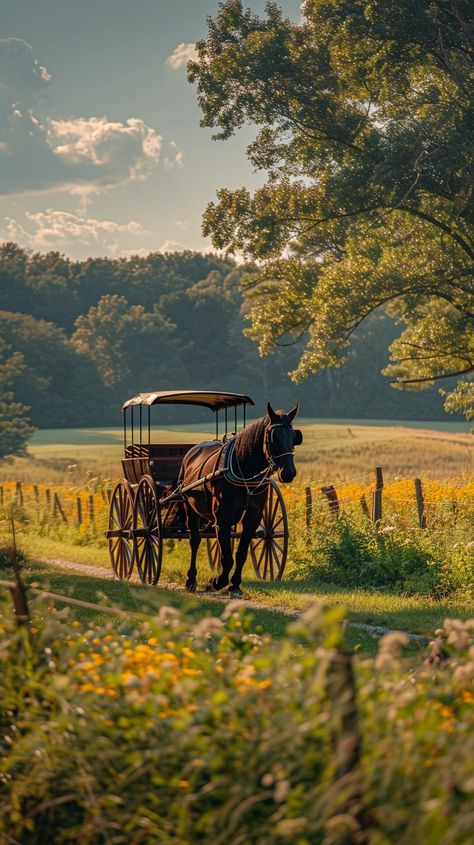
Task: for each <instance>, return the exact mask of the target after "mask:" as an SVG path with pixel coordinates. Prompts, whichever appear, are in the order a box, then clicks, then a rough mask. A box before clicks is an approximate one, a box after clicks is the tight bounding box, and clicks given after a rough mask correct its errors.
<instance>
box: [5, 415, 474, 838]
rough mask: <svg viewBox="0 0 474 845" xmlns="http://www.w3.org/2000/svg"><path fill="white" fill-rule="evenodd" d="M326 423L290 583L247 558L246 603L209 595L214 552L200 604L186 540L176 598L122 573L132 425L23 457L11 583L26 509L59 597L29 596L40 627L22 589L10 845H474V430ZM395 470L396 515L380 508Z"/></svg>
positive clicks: (47, 441) (10, 668)
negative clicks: (378, 500) (374, 517)
mask: <svg viewBox="0 0 474 845" xmlns="http://www.w3.org/2000/svg"><path fill="white" fill-rule="evenodd" d="M303 430H304V435H305V443H304V448H302V449H301V451H300V453H299V455H298V458H299V461H298V468H299V471H300V475H299V478H298V483H296V484H293V485H291V486H289V487H287V488H284V495H285V500H286V505H287V508H288V512H289V521H290V537H291V541H290V554H289V560H288V564H287V568H286V570H285V577H284V580H283V581H282V582H280V583H270V582H262V581H258V580H256V578H255V576H254V574H253V572H252V569H251V563H250V561H248V562H247V567H246V571H245V573H244V590H245V600H244V601H241V602H237V603H235V602H231V601H229V599H228V597H226V596H220V597H218V596H213V595H210V594H209V593H206V591H205V587H206V584H207V581H208V579H209V574H210V569H209V563H208V560H207V549H206V544H205V543H202V544H201V549H200V552H199V560H198V564H199V580H198V594H197V595H195V596H190V595H188V594H187V593H186V592H185V591H184V588H183V583H184V579H185V571H186V569H187V565H188V556H189V547H188V544H187V543H186V542H179V543H178V542H173V541H166V543H165V550H164V560H163V570H162V575H161V578H160V581H159V584H158V585H157V586H155V587H151V588H146V587H144V586H143V585H142V584H141V583H140V582H139V581H138V579H137V575H136V573H133V575H132V578H131V580H130V581H129V582H118V581H115V580H113V578H112V573H111V569H110V561H109V556H108V550H107V544H106V540H105V538H104V535H103V531H104V528H105V525H106V518H107V510H108V491H110V487H111V485H112V484H113V481H114V479H115V478H116V477H117V475H118V474H119V471H120V463H119V461H120V455H121V432H119V431H117V430H113V429H112V430H83V431H81V432H75V431H72V430H65V431H63V432H61V434H60V435H59V437H58V435H57V433H56V434H54V435H53V434H52V433H49V432H40V433H38V434H37V435H36V438H35V439H34V440H33V442H32V443H31V445H30V447H29V450H30V454H29V456H28V457H27V458H22V459H16V461H15V462H13V463H12V464H10V465H7V466H3V467H2V472H3V480H2V481H0V491H1V496H2V502H3V504H1V505H0V570H2V578H6V577H11V568H10V566H9V563H10V560H11V554H12V551H11V542H12V530H11V529H12V523H11V519H12V518H13V520H14V526H15V542H16V546H17V549H18V550H19V554H20V562H21V572H22V579H23V581H24V583H25V584H26V585H27V587H31V588H35V590H37V591H38V590H40V591H41V590H43V591H49V592H50V593H53V594H55V595H56V597H54V598H52V597H51V596H48V595H45V594H44V593H43V595H42V594H41V592H33V590H30V591H29V592H28V597H29V608H30V613H31V624H30V625H29V626H23V627H20V628H16V627H15V625H14V624H13V621H12V606H11V599H10V596H9V595H8V592H7V591H6V590H4V589H3V590H0V630H1V633H2V640H1V644H0V671H1V672H2V678H3V681H4V682H3V684H2V688H1V690H0V726H1V731H0V733H1V737H2V738H1V739H0V751H1V754H2V775H1V777H0V839H1V840H2V841H5V842H6V843H8V845H10V843H11V845H16V843H18V842H21V843H22V845H47V843H48V844H49V842H50V841H52V840H51V836H52V831H54V837H55V838H54V840H53V841H55V842H56V841H57V842H61V843H64V845H67V843H69V842H70V843H73V842H78V841H79V842H81V843H83V845H96V843H104V844H105V843H117V845H121V843H124V845H125V843H129V842H133V843H137V845H138V843H145V845H148V843H150V845H151V843H155V842H161V843H163V845H195V843H200V842H203V843H204V842H208V841H209V840H210V839H212V841H213V842H216V843H222V845H224V843H225V842H228V841H230V840H231V841H232V842H235V843H240V845H248V843H255V845H273V843H276V845H286V843H298V845H313V843H316V844H318V843H321V845H349V843H350V845H356V843H361V845H362V843H367V844H368V845H391V843H396V845H412V843H413V842H415V841H416V842H417V843H418V842H420V843H423V845H467V843H468V842H469V843H470V841H471V833H472V824H471V820H472V817H473V814H474V805H473V795H474V783H473V779H472V758H473V754H474V748H473V746H472V742H473V730H472V727H473V724H472V719H473V713H474V707H473V704H474V691H473V679H474V641H473V633H474V602H473V596H474V541H473V531H472V529H473V516H474V507H473V505H474V482H473V480H472V473H471V474H470V472H469V470H470V467H471V463H470V462H471V460H472V457H471V456H472V445H471V435H468V434H466V433H465V432H455V431H452V430H451V431H449V430H448V431H439V430H438V431H430V430H426V429H423V428H413V429H412V428H408V427H392V426H375V425H374V426H359V425H346V424H344V425H320V424H311V423H305V424H304V425H303ZM203 434H204V432H203V430H202V429H201V428H200V427H193V428H192V429H191V430H189V429H188V430H183V429H180V428H175V429H169V430H167V431H166V432H165V433H160V438H161V439H162V440H164V438H165V437H166V438H167V439H168V442H173V441H174V442H182V441H183V440H185V441H186V440H189V442H192V441H193V440H195V439H201V437H202V435H203ZM163 435H164V436H163ZM57 441H64V442H57ZM380 464H382V465H383V467H384V478H385V486H384V490H383V515H382V518H381V519H380V520H379V521H378V522H376V523H374V522H373V521H371V519H370V518H369V517H368V515H367V513H366V512H364V509H363V508H362V507H361V498H362V497H364V499H365V501H366V502H369V503H370V498H371V494H372V491H373V489H374V472H373V467H375V466H376V465H380ZM71 465H72V466H71ZM68 466H69V469H68ZM415 475H416V476H421V477H422V478H423V491H424V499H425V521H426V527H421V526H420V523H419V519H418V513H417V508H416V503H415V492H414V482H413V478H414V476H415ZM5 479H7V480H5ZM12 479H14V480H12ZM325 481H331V482H332V483H334V484H335V486H336V489H337V493H338V497H339V503H340V512H339V514H338V515H336V514H335V513H333V512H331V511H330V509H329V507H328V502H327V500H326V499H325V497H324V496H323V495H322V494H321V491H320V488H321V485H322V484H323V483H324V482H325ZM18 482H20V485H18ZM308 486H309V487H310V489H311V491H312V496H313V501H312V508H311V513H310V514H308V509H307V498H306V488H307V487H308ZM56 497H57V499H56ZM78 500H79V501H80V503H81V504H80V513H81V520H80V524H79V522H78V518H77V517H78ZM56 501H58V502H59V503H60V506H61V507H60V509H58V507H57V506H56V505H55V504H54V503H55V502H56ZM91 503H92V505H91ZM57 594H59V595H60V596H62V597H63V599H62V600H61V598H58V597H57ZM68 599H71V600H73V601H78V602H79V603H82V602H85V603H86V605H85V606H84V605H82V604H81V606H75V605H73V606H70V605H69V603H68ZM87 603H89V604H87ZM350 655H352V656H350Z"/></svg>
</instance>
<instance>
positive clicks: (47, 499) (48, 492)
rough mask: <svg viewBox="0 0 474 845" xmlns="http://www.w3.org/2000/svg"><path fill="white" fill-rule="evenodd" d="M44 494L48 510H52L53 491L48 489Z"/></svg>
mask: <svg viewBox="0 0 474 845" xmlns="http://www.w3.org/2000/svg"><path fill="white" fill-rule="evenodd" d="M44 494H45V496H46V508H47V510H51V490H50V489H49V488H48V487H47V488H46V490H45V491H44Z"/></svg>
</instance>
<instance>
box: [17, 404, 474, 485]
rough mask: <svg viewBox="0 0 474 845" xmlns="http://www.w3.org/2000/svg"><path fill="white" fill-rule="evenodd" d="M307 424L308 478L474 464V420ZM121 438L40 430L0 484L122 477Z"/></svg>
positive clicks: (168, 435)
mask: <svg viewBox="0 0 474 845" xmlns="http://www.w3.org/2000/svg"><path fill="white" fill-rule="evenodd" d="M300 425H301V428H302V430H303V434H304V443H303V445H302V446H301V447H299V448H298V449H297V467H298V470H299V480H300V481H302V482H305V481H307V482H311V483H318V482H321V483H323V484H324V483H326V482H327V483H335V482H340V481H347V480H351V479H358V480H361V481H362V480H363V478H364V477H365V476H366V475H368V474H369V473H370V472H371V471H372V470H373V468H374V467H375V466H377V465H380V466H382V467H383V469H384V473H385V475H386V476H387V477H391V478H393V477H395V476H414V475H416V476H420V477H423V476H425V477H429V478H435V479H446V478H452V477H454V476H456V477H464V476H467V475H469V474H470V473H472V471H473V468H474V458H473V455H474V437H473V436H472V435H471V434H470V433H469V425H468V424H463V423H452V422H447V423H433V424H431V423H406V424H400V425H396V424H390V425H388V424H386V423H385V424H384V423H382V424H380V423H378V424H372V425H364V424H360V421H358V422H356V423H353V422H352V421H350V420H348V421H344V422H339V423H328V422H323V423H315V422H312V421H309V420H303V421H301V423H300ZM431 426H432V427H431ZM213 436H214V435H213V430H212V427H209V426H208V427H206V426H205V425H203V424H196V425H188V426H186V427H185V426H168V427H164V428H159V429H157V430H155V431H153V432H152V440H153V441H154V442H157V443H183V442H184V443H195V442H198V441H200V440H204V439H207V438H211V437H213ZM122 437H123V434H122V429H120V428H95V429H94V428H91V429H50V430H45V431H38V432H37V433H36V434H35V435H34V436H33V438H32V440H31V441H30V444H29V446H28V454H27V457H24V458H16V459H14V460H13V461H11V462H9V463H2V464H0V481H2V480H18V481H23V482H31V483H46V484H52V483H55V484H60V483H66V482H69V481H72V482H73V483H80V482H83V481H85V480H86V479H87V477H88V476H89V477H90V476H91V475H92V476H98V477H100V478H101V479H105V478H108V479H115V478H117V477H119V476H120V474H121V466H120V459H121V457H122V448H123V447H122Z"/></svg>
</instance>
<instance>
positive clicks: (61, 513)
mask: <svg viewBox="0 0 474 845" xmlns="http://www.w3.org/2000/svg"><path fill="white" fill-rule="evenodd" d="M53 501H54V505H53V516H56V515H57V514H58V513H59V516H60V517H61V519H62V521H63V522H67V516H66V514H65V513H64V511H63V508H62V505H61V502H60V501H59V496H58V494H57V493H55V494H54V500H53Z"/></svg>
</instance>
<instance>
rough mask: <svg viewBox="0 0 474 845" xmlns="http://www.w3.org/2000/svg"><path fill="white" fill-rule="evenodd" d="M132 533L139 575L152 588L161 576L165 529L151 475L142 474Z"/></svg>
mask: <svg viewBox="0 0 474 845" xmlns="http://www.w3.org/2000/svg"><path fill="white" fill-rule="evenodd" d="M133 535H134V538H133V539H134V556H135V560H136V562H137V569H138V575H139V576H140V580H141V581H143V583H144V584H148V586H150V587H151V586H152V585H153V584H156V583H157V582H158V578H159V577H160V572H161V560H162V557H163V530H162V525H161V510H160V503H159V501H158V496H157V492H156V487H155V482H154V481H153V479H152V478H151V476H149V475H144V476H143V478H142V479H141V480H140V483H139V485H138V487H137V490H136V493H135V503H134V506H133Z"/></svg>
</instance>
